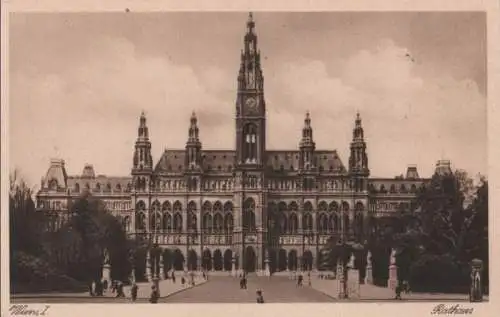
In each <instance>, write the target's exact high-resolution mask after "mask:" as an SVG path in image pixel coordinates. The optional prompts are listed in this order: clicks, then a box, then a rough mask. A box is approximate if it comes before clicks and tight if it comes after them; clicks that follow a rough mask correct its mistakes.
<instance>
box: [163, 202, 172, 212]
mask: <svg viewBox="0 0 500 317" xmlns="http://www.w3.org/2000/svg"><path fill="white" fill-rule="evenodd" d="M161 211H162V212H164V213H165V212H171V211H172V205H170V202H169V201H165V202H164V203H163V205H162V206H161Z"/></svg>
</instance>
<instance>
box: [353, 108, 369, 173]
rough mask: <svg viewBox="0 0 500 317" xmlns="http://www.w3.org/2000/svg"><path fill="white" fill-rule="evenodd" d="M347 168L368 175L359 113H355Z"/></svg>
mask: <svg viewBox="0 0 500 317" xmlns="http://www.w3.org/2000/svg"><path fill="white" fill-rule="evenodd" d="M349 170H350V172H351V173H354V174H359V175H360V176H368V174H369V170H368V156H367V155H366V143H365V140H364V131H363V126H362V124H361V115H360V114H359V111H358V112H357V113H356V119H355V120H354V129H353V130H352V142H351V155H350V157H349Z"/></svg>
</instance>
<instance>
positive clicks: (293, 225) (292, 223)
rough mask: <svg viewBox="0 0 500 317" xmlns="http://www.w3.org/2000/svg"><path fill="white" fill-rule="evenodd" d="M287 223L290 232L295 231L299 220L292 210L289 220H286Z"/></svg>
mask: <svg viewBox="0 0 500 317" xmlns="http://www.w3.org/2000/svg"><path fill="white" fill-rule="evenodd" d="M288 223H289V224H288V231H289V232H290V233H297V230H298V226H299V221H298V219H297V215H296V214H295V213H294V212H292V214H291V215H290V220H289V221H288Z"/></svg>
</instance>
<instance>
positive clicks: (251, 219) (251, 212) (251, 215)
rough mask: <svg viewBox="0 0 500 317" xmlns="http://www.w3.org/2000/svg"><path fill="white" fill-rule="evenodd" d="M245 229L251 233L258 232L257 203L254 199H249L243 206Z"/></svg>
mask: <svg viewBox="0 0 500 317" xmlns="http://www.w3.org/2000/svg"><path fill="white" fill-rule="evenodd" d="M243 229H244V230H246V231H249V232H254V231H255V230H256V225H255V201H254V200H253V199H252V198H248V199H247V200H246V201H245V202H244V204H243Z"/></svg>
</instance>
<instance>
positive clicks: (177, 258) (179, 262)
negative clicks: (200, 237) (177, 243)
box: [174, 249, 184, 271]
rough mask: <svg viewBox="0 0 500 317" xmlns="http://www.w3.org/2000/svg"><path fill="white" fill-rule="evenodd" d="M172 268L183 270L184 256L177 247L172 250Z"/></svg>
mask: <svg viewBox="0 0 500 317" xmlns="http://www.w3.org/2000/svg"><path fill="white" fill-rule="evenodd" d="M174 270H176V271H184V256H183V255H182V252H181V250H179V249H176V250H175V251H174Z"/></svg>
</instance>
